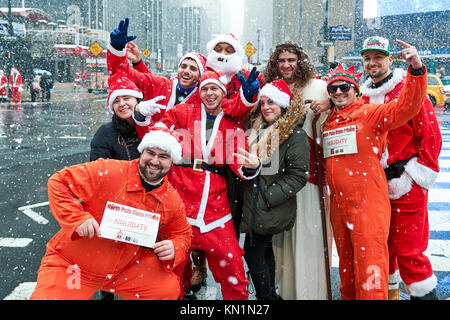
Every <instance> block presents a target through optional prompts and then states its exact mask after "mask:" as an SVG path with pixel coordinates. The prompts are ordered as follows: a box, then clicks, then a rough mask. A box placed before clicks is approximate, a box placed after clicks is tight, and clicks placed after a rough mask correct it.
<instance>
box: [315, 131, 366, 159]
mask: <svg viewBox="0 0 450 320" xmlns="http://www.w3.org/2000/svg"><path fill="white" fill-rule="evenodd" d="M322 137H323V155H324V158H329V157H332V156H339V155H343V154H353V153H358V146H357V145H356V125H353V126H348V127H343V128H338V129H334V130H328V131H324V132H323V135H322Z"/></svg>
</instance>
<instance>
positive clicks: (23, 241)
mask: <svg viewBox="0 0 450 320" xmlns="http://www.w3.org/2000/svg"><path fill="white" fill-rule="evenodd" d="M31 241H33V239H30V238H0V247H10V248H22V247H26V246H27V245H28V244H30V242H31Z"/></svg>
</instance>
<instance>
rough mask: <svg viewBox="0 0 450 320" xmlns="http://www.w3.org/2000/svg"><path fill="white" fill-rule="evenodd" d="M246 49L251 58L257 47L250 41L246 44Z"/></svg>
mask: <svg viewBox="0 0 450 320" xmlns="http://www.w3.org/2000/svg"><path fill="white" fill-rule="evenodd" d="M244 51H245V54H246V55H247V57H249V58H250V57H251V56H252V55H253V54H254V53H255V52H256V48H255V47H254V46H253V45H252V44H251V43H250V42H249V43H247V45H246V46H245V49H244Z"/></svg>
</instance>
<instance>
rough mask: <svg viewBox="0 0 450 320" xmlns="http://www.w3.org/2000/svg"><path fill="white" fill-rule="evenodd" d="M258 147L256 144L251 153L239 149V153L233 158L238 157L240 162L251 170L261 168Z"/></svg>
mask: <svg viewBox="0 0 450 320" xmlns="http://www.w3.org/2000/svg"><path fill="white" fill-rule="evenodd" d="M257 150H258V149H257V145H256V144H254V145H253V146H252V149H251V152H248V151H247V150H245V149H242V148H238V149H237V153H233V156H236V157H238V159H239V160H240V161H242V165H243V166H244V167H246V168H249V169H256V168H258V167H259V163H260V161H259V158H258V152H257Z"/></svg>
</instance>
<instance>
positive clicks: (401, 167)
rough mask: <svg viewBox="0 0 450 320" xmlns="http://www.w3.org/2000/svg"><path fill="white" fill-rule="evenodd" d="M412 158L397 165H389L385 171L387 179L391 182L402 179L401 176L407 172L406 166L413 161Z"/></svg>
mask: <svg viewBox="0 0 450 320" xmlns="http://www.w3.org/2000/svg"><path fill="white" fill-rule="evenodd" d="M411 159H412V157H411V158H409V159H406V160H403V161H399V162H397V163H393V164H391V165H389V167H387V168H386V169H384V173H385V174H386V179H387V180H388V181H389V180H391V179H395V178H400V176H401V175H402V174H403V172H404V171H405V166H406V164H407V163H408V162H409V160H411Z"/></svg>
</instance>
